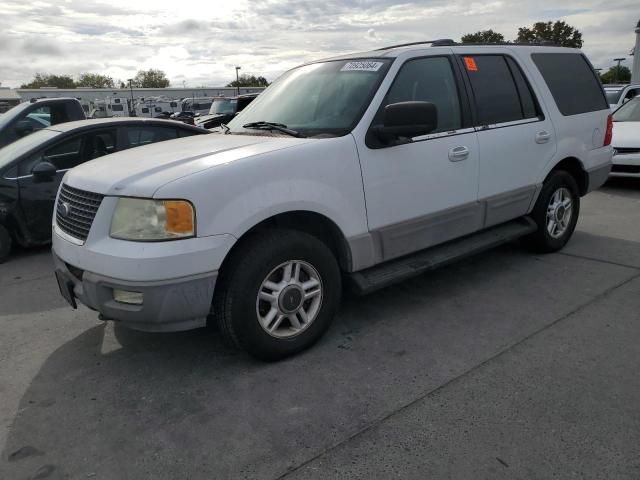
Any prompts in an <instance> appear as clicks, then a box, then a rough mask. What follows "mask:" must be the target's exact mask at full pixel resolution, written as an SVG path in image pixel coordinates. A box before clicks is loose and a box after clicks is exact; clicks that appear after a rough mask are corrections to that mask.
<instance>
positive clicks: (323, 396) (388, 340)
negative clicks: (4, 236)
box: [0, 237, 640, 479]
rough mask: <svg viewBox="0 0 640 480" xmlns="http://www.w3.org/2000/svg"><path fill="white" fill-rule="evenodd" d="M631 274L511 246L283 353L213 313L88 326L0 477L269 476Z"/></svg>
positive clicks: (54, 367) (50, 378)
mask: <svg viewBox="0 0 640 480" xmlns="http://www.w3.org/2000/svg"><path fill="white" fill-rule="evenodd" d="M603 242H607V243H611V242H622V241H620V240H615V239H608V238H604V237H601V238H600V239H599V243H600V244H602V243H603ZM625 243H627V244H633V245H632V246H633V248H635V250H636V251H638V249H639V248H640V246H639V245H638V244H636V243H633V242H625ZM630 246H631V245H630ZM622 247H624V246H621V248H622ZM559 272H561V273H563V275H564V277H561V276H559V275H558V273H559ZM567 275H569V277H567ZM628 276H629V272H628V271H627V270H626V269H624V268H622V267H618V266H614V265H608V264H601V265H598V266H597V268H595V267H594V266H593V265H591V264H588V261H586V260H584V259H579V258H573V257H569V256H561V255H550V256H534V255H531V254H529V253H527V252H525V251H524V250H523V249H522V248H520V247H519V246H515V245H507V246H504V247H501V248H499V249H496V250H494V251H492V252H489V253H487V254H486V255H483V256H480V257H476V258H473V259H469V260H467V261H463V262H461V263H458V264H456V265H451V266H449V267H446V268H443V269H440V270H438V271H435V272H432V273H430V274H429V275H424V276H421V277H419V278H416V279H414V280H411V281H407V282H404V283H403V284H400V285H398V286H396V287H392V288H388V289H385V290H382V291H380V292H377V293H374V294H372V295H369V296H367V297H353V296H348V297H347V298H346V301H345V303H344V305H343V308H342V309H341V312H340V314H339V317H338V319H337V321H336V322H335V324H334V325H333V327H332V328H331V330H330V331H329V333H328V335H327V336H326V337H325V338H323V339H322V340H321V341H320V342H319V344H318V345H316V346H315V347H314V348H312V349H311V350H309V351H307V352H304V353H302V354H300V355H298V356H296V357H294V358H291V359H287V360H284V361H281V362H277V363H262V362H258V361H256V360H253V359H251V358H250V357H248V356H247V355H245V354H243V353H240V352H238V351H236V350H234V349H232V348H230V347H227V346H226V345H224V344H223V342H222V341H221V339H220V338H219V336H218V334H217V332H216V331H215V329H213V328H206V329H199V330H194V331H190V332H182V333H171V334H148V333H142V332H135V331H131V330H127V329H125V328H123V327H120V326H117V325H114V324H111V323H108V324H101V325H99V326H95V327H91V328H89V329H88V330H86V331H85V332H83V333H82V334H80V335H78V336H77V337H75V338H73V339H72V340H70V341H68V342H67V343H65V344H64V345H62V346H60V348H58V349H57V350H56V351H55V352H54V353H53V354H52V355H51V356H49V357H48V358H47V359H46V361H45V362H44V364H43V365H42V367H41V369H40V371H39V372H38V374H37V375H36V376H35V377H34V378H33V380H32V381H31V383H30V385H29V386H28V388H27V389H26V391H25V393H24V395H23V396H22V398H21V401H20V405H19V407H18V410H17V413H16V415H15V418H14V421H13V424H12V426H11V428H10V431H9V434H8V439H7V443H6V446H5V449H4V452H3V456H2V460H1V462H0V477H2V478H27V477H29V476H36V477H37V478H47V479H56V478H87V477H89V478H91V477H93V476H95V477H96V478H238V477H248V478H273V477H274V476H277V475H279V474H280V473H282V472H284V471H286V470H287V469H288V468H290V467H291V466H293V465H296V464H299V463H301V462H303V461H305V460H306V459H308V458H309V457H310V456H312V454H313V453H314V452H318V451H321V450H322V449H325V448H326V447H327V446H329V445H332V444H335V443H336V441H338V440H339V439H342V438H345V437H347V436H349V435H352V434H353V433H355V432H357V431H359V430H361V429H362V428H364V427H366V426H367V425H369V424H370V423H371V422H372V421H374V420H376V419H380V418H383V417H384V416H385V415H387V414H388V413H389V412H391V411H394V410H396V409H398V408H400V407H401V406H402V405H405V404H406V403H407V401H409V400H411V399H414V398H416V397H417V396H419V395H422V394H424V393H425V392H427V391H430V390H433V389H435V388H437V387H438V386H441V385H443V384H444V383H446V382H448V381H450V380H451V379H452V378H455V377H456V376H458V375H460V374H462V373H463V372H465V371H467V370H468V369H469V368H472V367H473V366H474V365H477V364H478V363H480V362H483V361H485V360H486V359H487V358H490V357H491V356H493V355H495V354H496V353H498V352H500V351H501V350H503V349H504V348H506V347H507V346H509V345H511V344H513V343H514V342H517V341H519V340H520V339H522V338H525V337H526V336H528V335H530V334H531V333H532V332H535V331H536V330H538V329H540V328H542V327H544V326H545V325H548V324H550V323H552V322H553V321H555V320H556V319H557V318H560V317H561V316H562V315H565V314H567V313H568V312H569V311H571V310H572V309H575V308H576V306H578V305H581V304H583V303H584V302H585V301H587V300H588V299H589V298H590V296H589V295H594V294H597V293H598V292H599V291H600V290H605V289H606V288H608V287H610V286H611V285H613V284H616V283H619V282H620V281H621V279H625V278H627V277H628ZM487 279H491V281H488V280H487ZM599 289H600V290H599ZM532 292H536V295H532ZM3 471H4V472H5V473H4V474H3V473H2V472H3Z"/></svg>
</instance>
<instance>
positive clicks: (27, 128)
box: [15, 120, 33, 137]
mask: <svg viewBox="0 0 640 480" xmlns="http://www.w3.org/2000/svg"><path fill="white" fill-rule="evenodd" d="M15 131H16V133H17V134H18V136H19V137H26V136H27V135H29V134H30V133H33V125H31V123H29V121H28V120H21V121H19V122H18V124H17V125H16V128H15Z"/></svg>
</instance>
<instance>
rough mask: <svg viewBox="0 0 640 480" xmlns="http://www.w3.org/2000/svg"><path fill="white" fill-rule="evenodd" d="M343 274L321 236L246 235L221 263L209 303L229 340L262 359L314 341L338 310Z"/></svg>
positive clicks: (278, 356)
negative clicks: (220, 269)
mask: <svg viewBox="0 0 640 480" xmlns="http://www.w3.org/2000/svg"><path fill="white" fill-rule="evenodd" d="M340 296H341V275H340V269H339V267H338V263H337V261H336V258H335V256H334V255H333V253H332V252H331V250H330V249H329V248H328V247H327V246H326V245H325V244H324V243H323V242H321V241H320V240H319V239H317V238H316V237H314V236H312V235H309V234H307V233H303V232H297V231H293V230H274V231H267V232H261V233H259V234H254V235H252V236H251V237H249V238H247V239H245V240H244V241H243V243H242V244H241V245H239V246H238V248H237V249H236V250H235V251H234V252H233V254H232V257H231V258H229V261H228V262H227V263H226V264H225V266H224V267H223V270H222V272H221V275H220V278H219V280H218V285H217V286H216V293H215V295H214V301H213V307H214V314H215V317H216V320H217V322H218V326H219V329H220V332H221V333H222V335H223V336H224V337H226V339H227V340H229V341H230V342H231V343H233V344H235V345H236V346H238V347H240V348H242V349H244V350H246V351H247V352H248V353H249V354H251V355H252V356H254V357H256V358H259V359H261V360H268V361H271V360H278V359H281V358H284V357H287V356H290V355H293V354H295V353H297V352H300V351H302V350H304V349H306V348H308V347H310V346H311V345H313V344H314V343H315V342H316V341H317V340H318V339H319V338H320V337H321V336H322V335H323V334H324V332H325V331H326V330H327V328H328V327H329V325H330V324H331V322H332V321H333V318H334V316H335V314H336V312H337V310H338V307H339V304H340Z"/></svg>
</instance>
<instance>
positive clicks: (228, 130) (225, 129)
mask: <svg viewBox="0 0 640 480" xmlns="http://www.w3.org/2000/svg"><path fill="white" fill-rule="evenodd" d="M220 126H221V127H222V128H223V129H224V134H225V135H226V134H227V133H229V132H230V131H231V128H229V126H228V125H227V124H226V123H221V124H220Z"/></svg>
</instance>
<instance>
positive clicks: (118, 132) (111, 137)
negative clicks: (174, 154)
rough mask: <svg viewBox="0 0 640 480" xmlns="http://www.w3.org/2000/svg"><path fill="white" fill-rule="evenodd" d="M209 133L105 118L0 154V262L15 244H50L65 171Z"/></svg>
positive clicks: (57, 129)
mask: <svg viewBox="0 0 640 480" xmlns="http://www.w3.org/2000/svg"><path fill="white" fill-rule="evenodd" d="M207 133H209V132H208V131H207V130H204V129H202V128H197V127H193V126H190V125H185V124H183V123H179V122H175V121H170V120H156V119H136V118H118V119H116V118H109V119H104V120H83V121H78V122H69V123H64V124H60V125H55V126H52V127H49V128H45V129H42V130H39V131H37V132H35V133H33V134H31V135H29V136H27V137H24V138H21V139H20V140H18V141H16V142H13V143H11V144H9V145H7V146H6V147H4V148H3V149H1V150H0V262H2V261H4V260H6V258H7V257H8V255H9V253H10V251H11V245H12V243H13V242H16V243H18V244H20V245H22V246H25V247H28V246H34V245H42V244H46V243H48V242H50V241H51V217H52V214H53V204H54V201H55V196H56V193H57V191H58V186H59V185H60V181H61V180H62V177H63V176H64V174H65V172H66V171H67V170H70V169H71V168H73V167H75V166H77V165H80V164H81V163H84V162H87V161H89V160H93V159H96V158H99V157H103V156H105V155H109V154H110V153H114V152H118V151H121V150H126V149H128V148H134V147H139V146H142V145H148V144H151V143H156V142H162V141H165V140H171V139H174V138H182V137H189V136H192V135H201V134H207Z"/></svg>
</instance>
